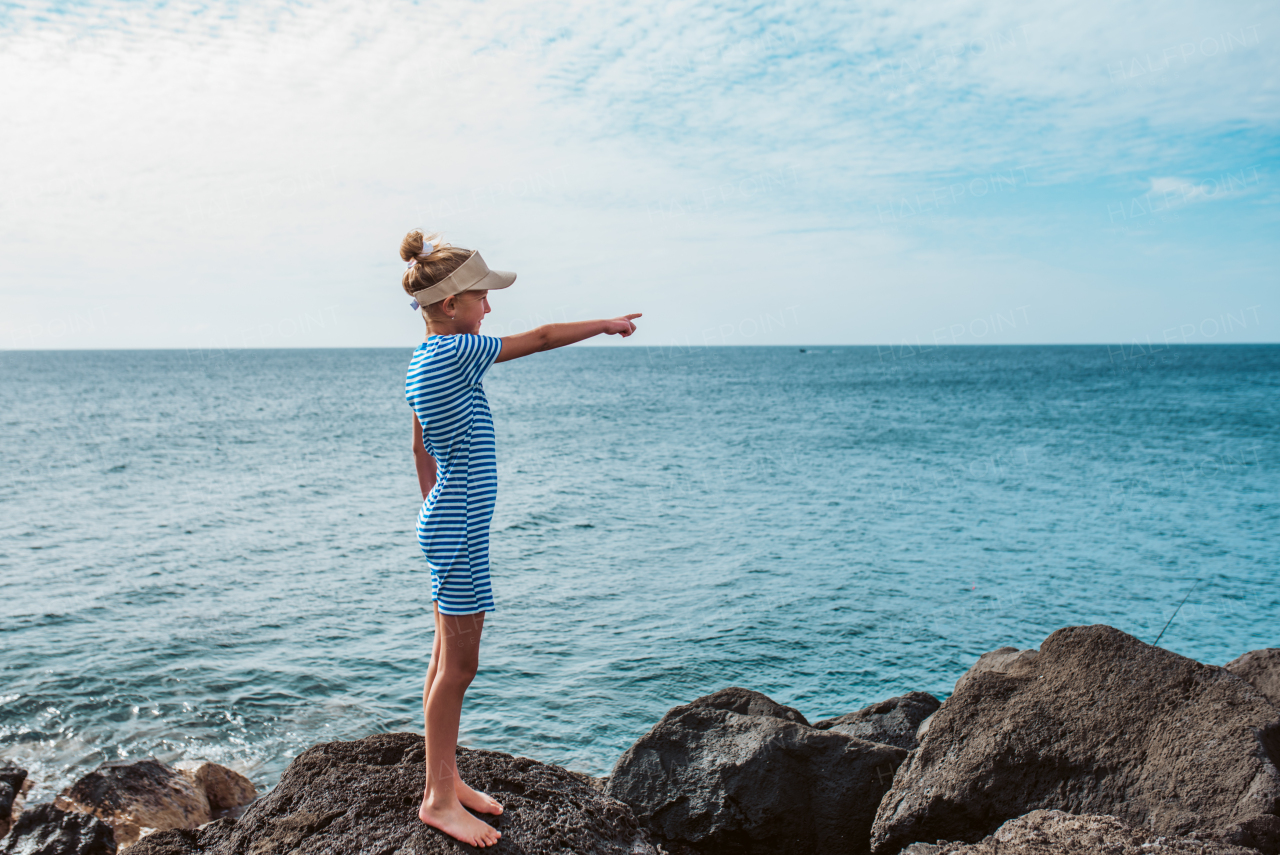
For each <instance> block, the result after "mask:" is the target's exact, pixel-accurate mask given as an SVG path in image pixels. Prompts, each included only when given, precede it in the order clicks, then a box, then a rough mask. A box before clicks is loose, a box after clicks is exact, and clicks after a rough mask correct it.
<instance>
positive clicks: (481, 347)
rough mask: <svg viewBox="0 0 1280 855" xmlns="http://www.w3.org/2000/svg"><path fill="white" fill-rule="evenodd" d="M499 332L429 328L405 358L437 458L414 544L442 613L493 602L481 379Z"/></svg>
mask: <svg viewBox="0 0 1280 855" xmlns="http://www.w3.org/2000/svg"><path fill="white" fill-rule="evenodd" d="M501 350H502V339H500V338H495V337H493V336H487V335H465V334H461V335H432V336H428V337H427V340H426V341H425V342H423V343H422V344H420V345H418V348H417V350H415V351H414V352H413V359H411V360H410V361H409V373H408V375H407V376H406V378H405V383H404V395H405V398H406V399H407V400H408V401H409V406H411V407H413V411H414V412H415V413H417V414H418V421H419V422H421V423H422V444H423V446H425V447H426V449H427V451H428V452H430V454H431V456H432V457H434V458H435V459H436V464H437V470H436V486H435V487H434V488H433V489H432V490H431V492H430V493H429V494H428V495H427V499H426V501H424V502H423V503H422V510H421V511H419V512H418V545H419V546H421V547H422V554H423V555H425V556H426V558H427V566H428V567H429V568H431V599H432V600H434V601H435V602H436V607H437V608H438V609H439V610H440V613H441V614H446V615H469V614H475V613H476V612H488V611H493V610H494V605H493V589H492V587H491V585H490V582H489V522H490V520H492V519H493V506H494V504H495V503H496V501H497V498H498V458H497V443H496V441H495V438H494V435H493V416H492V414H490V412H489V400H488V399H487V398H486V397H485V395H484V387H483V386H482V385H481V384H480V379H481V378H482V377H483V376H484V373H485V371H487V370H488V369H489V366H490V365H492V364H493V361H494V360H495V359H497V358H498V352H499V351H501Z"/></svg>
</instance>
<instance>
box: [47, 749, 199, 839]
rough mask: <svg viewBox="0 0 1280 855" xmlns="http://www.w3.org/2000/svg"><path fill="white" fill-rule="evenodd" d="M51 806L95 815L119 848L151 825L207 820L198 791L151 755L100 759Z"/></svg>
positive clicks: (161, 827) (189, 824)
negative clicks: (127, 760)
mask: <svg viewBox="0 0 1280 855" xmlns="http://www.w3.org/2000/svg"><path fill="white" fill-rule="evenodd" d="M54 804H55V805H57V806H58V807H59V808H61V809H62V810H65V811H80V812H82V813H87V814H91V815H93V816H96V817H98V818H99V819H101V820H102V821H103V822H105V823H106V824H107V825H109V826H111V828H112V829H113V830H114V831H115V840H116V844H117V845H118V846H119V847H120V848H121V849H124V848H126V847H128V846H131V845H133V844H134V843H136V842H137V840H138V839H139V838H140V837H142V836H143V835H144V834H147V833H150V832H151V831H153V830H156V829H159V830H164V829H168V828H195V827H196V826H198V825H203V824H204V823H206V822H209V821H210V820H212V819H213V814H212V812H211V811H210V810H209V800H208V798H207V797H206V796H205V794H204V791H203V790H202V789H201V788H200V787H199V786H197V785H196V783H195V782H194V781H192V780H191V779H190V778H189V777H188V776H186V775H183V774H182V773H181V772H179V771H178V770H177V769H174V768H172V767H171V766H167V765H165V764H164V763H161V762H160V761H159V760H156V759H154V758H148V759H146V760H138V761H136V762H130V763H118V762H117V763H103V764H102V765H101V766H99V767H98V768H97V769H94V770H93V771H92V772H90V773H89V774H88V775H85V776H84V777H83V778H81V779H80V780H78V781H76V782H75V783H74V784H72V785H71V786H70V787H68V788H67V789H66V790H64V791H63V792H62V793H61V794H59V795H58V798H57V799H55V800H54Z"/></svg>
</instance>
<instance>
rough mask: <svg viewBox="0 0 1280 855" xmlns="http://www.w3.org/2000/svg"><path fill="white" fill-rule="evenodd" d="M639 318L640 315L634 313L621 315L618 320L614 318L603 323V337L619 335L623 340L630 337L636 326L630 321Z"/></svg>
mask: <svg viewBox="0 0 1280 855" xmlns="http://www.w3.org/2000/svg"><path fill="white" fill-rule="evenodd" d="M640 316H641V313H640V312H636V313H635V314H634V315H623V316H622V317H620V318H614V319H613V320H610V321H605V322H604V332H605V335H620V336H622V337H623V338H626V337H627V336H629V335H631V334H632V333H633V332H635V331H636V325H635V324H633V323H632V321H633V320H635V319H636V318H638V317H640Z"/></svg>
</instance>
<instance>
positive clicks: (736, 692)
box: [689, 686, 809, 724]
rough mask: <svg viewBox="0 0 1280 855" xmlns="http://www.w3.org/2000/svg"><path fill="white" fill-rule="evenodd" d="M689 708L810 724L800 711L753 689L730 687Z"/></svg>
mask: <svg viewBox="0 0 1280 855" xmlns="http://www.w3.org/2000/svg"><path fill="white" fill-rule="evenodd" d="M689 706H691V707H704V708H706V709H712V710H728V711H729V712H736V713H738V714H739V715H763V716H769V717H770V718H780V719H783V720H785V721H794V722H796V723H797V724H808V723H809V721H808V720H807V719H806V718H805V717H804V716H803V715H801V714H800V711H799V710H797V709H795V708H793V707H788V706H783V705H782V704H780V703H778V702H776V701H774V700H773V699H772V698H770V697H769V696H768V695H762V694H760V693H759V692H753V691H752V690H751V689H740V688H738V687H737V686H730V687H729V688H727V689H721V690H720V691H718V692H712V693H711V694H709V695H703V696H702V697H700V698H698V699H697V700H694V701H690V702H689Z"/></svg>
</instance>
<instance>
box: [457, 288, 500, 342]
mask: <svg viewBox="0 0 1280 855" xmlns="http://www.w3.org/2000/svg"><path fill="white" fill-rule="evenodd" d="M455 299H456V300H457V301H458V303H457V307H456V311H455V312H454V313H453V328H454V329H455V330H457V331H458V332H460V333H470V334H471V335H478V334H479V332H480V322H481V321H483V320H484V316H485V315H487V314H489V312H490V311H491V309H490V308H489V292H488V291H463V292H462V293H461V294H459V295H458V296H457V297H456V298H455Z"/></svg>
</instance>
